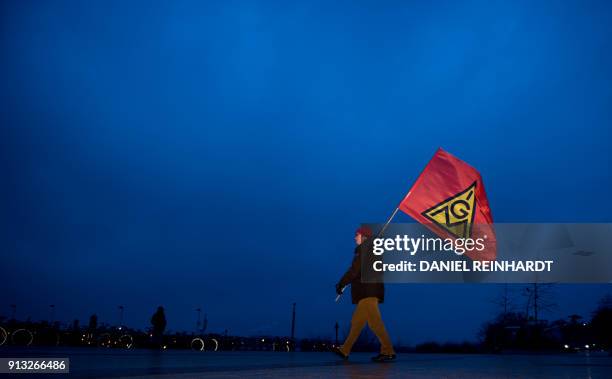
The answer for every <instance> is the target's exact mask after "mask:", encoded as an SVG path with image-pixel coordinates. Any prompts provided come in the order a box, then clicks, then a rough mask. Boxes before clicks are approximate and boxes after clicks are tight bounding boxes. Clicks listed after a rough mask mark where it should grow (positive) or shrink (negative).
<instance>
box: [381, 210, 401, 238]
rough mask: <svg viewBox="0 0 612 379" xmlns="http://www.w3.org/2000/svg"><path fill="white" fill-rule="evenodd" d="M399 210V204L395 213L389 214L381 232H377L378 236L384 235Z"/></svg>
mask: <svg viewBox="0 0 612 379" xmlns="http://www.w3.org/2000/svg"><path fill="white" fill-rule="evenodd" d="M397 211H399V205H398V206H397V207H396V208H395V210H394V211H393V213H391V216H389V218H388V219H387V222H385V225H383V227H382V229H380V232H378V234H376V238H379V237H382V235H383V234H384V233H385V230H387V227H388V226H389V224H390V223H391V221H392V220H393V218H394V217H395V215H396V214H397Z"/></svg>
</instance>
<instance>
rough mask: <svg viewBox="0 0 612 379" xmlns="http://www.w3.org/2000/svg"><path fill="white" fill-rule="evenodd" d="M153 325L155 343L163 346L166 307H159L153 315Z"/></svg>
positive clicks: (156, 345) (152, 332)
mask: <svg viewBox="0 0 612 379" xmlns="http://www.w3.org/2000/svg"><path fill="white" fill-rule="evenodd" d="M151 325H153V328H152V331H151V334H153V344H154V345H155V347H161V345H162V341H163V337H164V330H166V315H165V314H164V307H162V306H159V307H157V312H155V313H154V314H153V317H151Z"/></svg>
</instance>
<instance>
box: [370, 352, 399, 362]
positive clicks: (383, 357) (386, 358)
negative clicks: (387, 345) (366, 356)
mask: <svg viewBox="0 0 612 379" xmlns="http://www.w3.org/2000/svg"><path fill="white" fill-rule="evenodd" d="M372 360H373V361H374V362H391V361H394V360H395V354H378V355H377V356H375V357H372Z"/></svg>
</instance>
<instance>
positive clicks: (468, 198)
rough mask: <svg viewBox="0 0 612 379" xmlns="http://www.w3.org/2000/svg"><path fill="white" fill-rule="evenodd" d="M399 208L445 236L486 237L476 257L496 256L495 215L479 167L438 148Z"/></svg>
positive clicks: (475, 253) (474, 252) (474, 253)
mask: <svg viewBox="0 0 612 379" xmlns="http://www.w3.org/2000/svg"><path fill="white" fill-rule="evenodd" d="M399 209H400V210H402V211H403V212H405V213H407V214H408V215H410V216H412V217H413V218H414V219H415V220H417V221H418V222H420V223H422V224H424V225H425V226H427V227H428V228H429V229H431V230H432V231H433V232H434V233H436V234H437V235H438V236H440V237H442V238H452V239H458V238H472V239H478V238H483V239H484V242H485V243H484V245H485V249H484V250H483V251H472V252H471V253H466V255H467V256H468V257H470V258H471V259H473V260H494V259H495V254H496V247H495V242H496V241H495V230H494V229H493V225H492V224H493V216H492V215H491V209H490V208H489V201H488V200H487V194H486V192H485V188H484V184H483V182H482V177H481V176H480V173H479V172H478V171H476V169H475V168H474V167H472V166H470V165H468V164H467V163H465V162H464V161H462V160H460V159H459V158H457V157H455V156H453V155H451V154H450V153H448V152H446V151H444V150H442V149H438V151H436V154H434V156H433V158H432V159H431V160H430V161H429V163H428V164H427V166H426V167H425V169H424V170H423V172H422V173H421V175H419V177H418V178H417V180H416V182H415V183H414V185H413V186H412V188H411V189H410V191H409V192H408V194H407V195H406V197H405V198H404V200H402V202H401V203H400V205H399Z"/></svg>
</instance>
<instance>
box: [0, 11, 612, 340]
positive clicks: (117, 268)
mask: <svg viewBox="0 0 612 379" xmlns="http://www.w3.org/2000/svg"><path fill="white" fill-rule="evenodd" d="M611 8H612V4H610V3H609V2H605V1H599V2H598V1H564V2H554V1H551V2H546V1H542V2H537V3H533V2H520V1H508V2H496V1H493V2H491V1H482V2H480V1H466V2H451V1H449V2H439V1H434V2H387V3H384V4H375V3H373V2H365V1H364V2H337V3H333V4H330V3H328V2H320V3H315V2H246V1H245V2H212V1H211V2H185V1H178V2H162V1H153V2H136V1H134V2H127V3H126V2H114V1H93V2H60V1H56V2H33V1H5V2H2V4H0V18H1V22H0V48H1V51H2V56H3V59H2V60H0V72H1V75H2V86H0V99H1V102H0V104H1V105H0V107H1V109H2V111H1V112H0V124H1V125H2V132H1V133H2V135H1V141H2V148H1V149H0V162H2V168H3V171H4V177H3V179H4V180H3V185H2V186H0V195H1V199H2V212H0V226H1V227H2V228H1V230H0V238H1V240H0V242H1V246H2V251H3V255H2V256H3V266H4V267H5V268H7V269H5V270H3V271H4V274H3V275H4V278H5V279H4V280H3V281H2V282H3V293H4V294H5V295H4V296H3V298H4V302H5V303H6V304H0V306H1V307H3V308H0V314H9V312H10V309H9V308H8V305H9V304H11V303H16V304H18V315H20V316H21V317H26V316H28V315H31V316H32V318H34V319H40V318H46V317H47V315H48V305H49V304H56V308H57V310H56V314H57V317H58V318H61V319H63V320H66V321H68V320H70V319H71V318H74V317H77V318H80V319H81V320H82V321H83V322H84V321H85V320H86V318H87V317H88V316H89V314H91V313H93V312H96V313H98V314H99V316H100V318H101V320H102V321H106V322H109V323H116V321H117V314H118V313H117V305H119V304H124V305H125V307H126V311H125V320H126V322H127V323H128V324H131V325H133V326H137V327H144V326H146V325H147V323H148V319H149V317H150V315H151V314H152V313H153V311H154V310H155V308H156V307H157V305H160V304H163V305H164V306H165V307H166V308H167V313H168V319H169V328H171V329H175V330H176V329H189V328H191V327H192V326H193V325H195V317H196V314H195V312H194V309H195V308H197V307H199V306H201V307H202V308H203V309H204V310H205V311H206V312H207V313H208V316H209V330H211V331H222V330H223V329H225V328H227V329H229V331H230V333H244V334H258V333H277V334H286V333H288V330H289V324H290V309H291V303H292V302H294V301H295V302H297V303H298V326H297V334H298V336H317V335H321V336H331V335H332V333H333V324H334V322H335V321H336V320H339V321H340V322H341V324H342V325H348V321H349V319H350V315H351V311H352V307H351V306H350V305H349V304H347V303H344V304H340V305H338V304H334V303H333V298H334V284H335V283H336V281H337V280H338V278H339V276H340V275H341V274H342V272H343V270H344V269H345V268H346V267H345V266H347V265H348V263H349V261H350V259H351V255H352V249H353V245H352V244H353V240H352V238H353V231H354V229H355V227H356V226H357V225H358V224H359V223H361V222H380V221H384V220H385V219H386V217H387V216H388V214H389V213H390V212H391V211H392V210H393V209H394V208H395V206H396V205H397V203H398V202H399V201H400V200H401V198H402V197H403V195H404V194H405V193H406V191H407V190H408V188H409V186H410V184H411V182H412V181H413V180H414V179H415V178H416V176H417V175H418V173H419V172H420V170H421V169H422V168H423V167H424V165H425V164H426V163H427V161H428V160H429V159H430V157H431V155H432V154H433V153H434V152H435V150H436V149H437V148H438V147H439V146H441V147H443V148H444V149H446V150H447V151H449V152H451V153H453V154H455V155H456V156H458V157H460V158H462V159H463V160H465V161H467V162H468V163H470V164H471V165H473V166H475V167H476V168H477V169H479V170H480V172H481V174H482V176H483V178H484V181H485V185H486V188H487V192H488V196H489V201H490V203H491V207H492V210H493V215H494V218H495V220H496V221H497V222H610V221H611V218H610V214H612V205H611V203H610V202H609V201H608V196H609V194H610V188H611V186H612V175H611V171H610V164H611V163H612V159H611V158H612V155H611V154H610V147H611V146H610V145H611V142H610V141H612V138H611V136H610V134H611V132H610V130H611V128H610V124H611V120H612V70H610V67H612V26H611V25H612V12H611V10H612V9H611ZM409 220H410V219H409V218H408V217H407V216H404V215H401V216H400V217H399V218H398V221H409ZM609 289H610V287H609V286H559V287H558V288H557V289H556V290H555V291H556V292H557V295H556V302H557V303H558V307H557V309H556V310H555V311H554V313H553V314H551V315H549V317H564V316H566V315H568V314H570V313H581V314H583V315H585V316H587V315H588V313H589V312H590V311H591V310H592V309H593V307H594V305H595V302H596V301H597V299H598V298H599V297H600V296H601V295H602V294H604V293H605V292H606V291H609ZM387 291H388V296H387V302H386V304H385V305H384V306H383V308H382V312H383V315H384V317H385V319H386V320H387V323H388V329H389V330H390V331H391V333H392V334H393V335H394V338H395V339H396V340H397V339H398V338H401V341H402V342H405V343H414V342H420V341H423V340H427V339H438V340H447V339H450V340H461V339H472V338H474V336H475V333H476V331H477V329H478V327H479V325H480V324H481V323H482V322H483V321H485V320H486V319H487V318H489V317H491V316H492V315H493V314H494V311H495V306H494V305H492V304H491V302H490V300H491V299H492V298H494V297H495V294H496V293H498V291H499V287H498V286H491V285H459V286H457V285H392V286H388V287H387ZM458 324H460V327H458Z"/></svg>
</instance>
